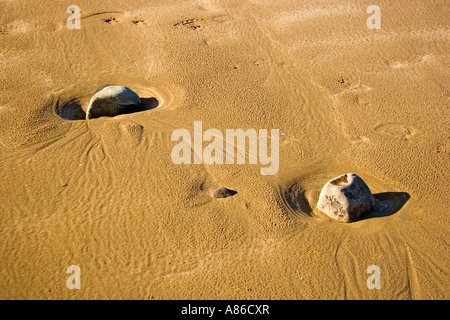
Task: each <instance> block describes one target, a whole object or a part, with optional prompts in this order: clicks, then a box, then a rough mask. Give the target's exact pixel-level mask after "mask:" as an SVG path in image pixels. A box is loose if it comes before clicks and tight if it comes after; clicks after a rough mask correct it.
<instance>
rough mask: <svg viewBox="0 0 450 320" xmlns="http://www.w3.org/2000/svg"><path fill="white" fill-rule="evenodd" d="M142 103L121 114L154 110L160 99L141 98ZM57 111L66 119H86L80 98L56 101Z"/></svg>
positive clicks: (126, 109) (128, 107) (129, 107)
mask: <svg viewBox="0 0 450 320" xmlns="http://www.w3.org/2000/svg"><path fill="white" fill-rule="evenodd" d="M140 99H141V104H140V105H132V106H127V108H125V109H124V110H123V111H122V112H121V113H120V114H131V113H137V112H143V111H147V110H152V109H155V108H157V107H158V105H159V101H158V99H156V98H154V97H151V98H140ZM55 111H56V113H57V114H58V115H59V116H60V117H61V118H63V119H65V120H70V121H77V120H86V112H85V111H84V110H83V108H82V106H81V103H80V101H79V100H78V99H73V100H70V101H69V102H66V103H61V101H58V102H57V103H56V110H55Z"/></svg>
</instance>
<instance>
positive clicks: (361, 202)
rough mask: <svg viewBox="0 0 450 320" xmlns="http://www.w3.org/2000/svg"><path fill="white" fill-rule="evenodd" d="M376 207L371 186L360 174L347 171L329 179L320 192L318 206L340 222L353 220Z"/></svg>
mask: <svg viewBox="0 0 450 320" xmlns="http://www.w3.org/2000/svg"><path fill="white" fill-rule="evenodd" d="M374 207H375V199H374V197H373V195H372V193H371V192H370V189H369V187H368V186H367V185H366V183H365V182H364V181H363V179H361V178H360V177H359V176H358V175H356V174H354V173H347V174H344V175H342V176H339V177H336V178H334V179H332V180H330V181H328V182H327V183H326V184H325V186H324V187H323V189H322V191H321V192H320V196H319V201H318V203H317V208H318V209H319V210H320V211H321V212H323V213H325V214H326V215H327V216H329V217H330V218H332V219H334V220H337V221H340V222H352V221H355V220H356V219H358V218H359V216H360V215H362V214H364V213H368V212H370V211H371V210H373V209H374Z"/></svg>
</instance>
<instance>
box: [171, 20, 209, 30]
mask: <svg viewBox="0 0 450 320" xmlns="http://www.w3.org/2000/svg"><path fill="white" fill-rule="evenodd" d="M173 26H174V27H184V28H188V29H191V30H197V29H200V28H204V27H205V20H204V19H201V18H200V19H197V18H192V19H186V20H183V21H180V22H177V23H175V24H174V25H173Z"/></svg>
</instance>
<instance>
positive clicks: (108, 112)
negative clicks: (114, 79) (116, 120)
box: [86, 86, 141, 119]
mask: <svg viewBox="0 0 450 320" xmlns="http://www.w3.org/2000/svg"><path fill="white" fill-rule="evenodd" d="M140 104H141V99H139V96H138V95H137V94H136V93H135V92H134V91H132V90H131V89H129V88H127V87H122V86H109V87H105V88H103V89H102V90H100V91H99V92H97V93H96V94H95V95H94V96H93V97H92V98H91V101H90V102H89V106H88V108H87V111H86V119H92V118H98V117H103V116H105V117H114V116H117V115H119V114H123V113H130V112H133V111H134V110H135V109H136V108H137V107H139V106H140Z"/></svg>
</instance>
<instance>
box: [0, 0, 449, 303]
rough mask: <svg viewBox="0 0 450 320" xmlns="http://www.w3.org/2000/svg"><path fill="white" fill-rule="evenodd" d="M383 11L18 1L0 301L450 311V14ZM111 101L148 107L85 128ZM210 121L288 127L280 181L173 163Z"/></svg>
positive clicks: (7, 15) (249, 168) (7, 39)
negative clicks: (345, 180)
mask: <svg viewBox="0 0 450 320" xmlns="http://www.w3.org/2000/svg"><path fill="white" fill-rule="evenodd" d="M378 2H379V3H377V4H378V5H379V6H380V8H381V12H382V16H381V18H382V20H381V21H382V22H381V23H382V24H381V26H382V27H381V29H380V30H370V29H368V28H367V27H366V19H367V18H368V16H369V14H367V13H366V8H367V7H368V6H369V5H372V4H375V3H372V2H370V1H369V2H368V1H354V0H341V1H325V0H321V1H265V2H264V3H262V2H259V1H252V0H246V1H241V0H239V1H225V0H223V1H206V0H202V1H140V0H136V1H122V0H111V1H81V0H80V1H76V5H78V6H79V7H80V8H81V11H82V13H81V29H79V30H69V29H68V28H67V27H66V20H67V18H68V17H69V14H67V13H66V9H67V6H68V5H69V4H68V3H66V2H61V1H50V0H45V1H44V0H42V1H1V2H0V12H1V14H0V57H1V58H0V64H1V69H2V72H1V76H0V83H1V91H0V92H1V95H0V167H1V168H0V181H1V189H0V298H1V299H411V298H413V299H449V298H450V295H449V293H450V283H449V272H450V263H449V258H448V257H449V245H448V239H449V231H450V230H449V226H450V225H449V217H448V214H447V211H448V204H449V203H448V182H449V174H448V172H449V170H450V167H449V152H450V147H449V131H448V128H449V113H448V102H449V87H448V84H449V82H448V79H449V78H448V74H449V56H448V51H449V50H448V44H449V42H448V41H449V26H448V13H449V2H448V1H422V0H415V1H413V0H408V1H378ZM108 85H122V86H126V87H128V88H130V89H132V90H133V91H134V92H136V93H137V94H138V95H139V96H140V98H141V101H142V103H143V105H144V106H145V108H144V109H143V110H141V112H136V113H131V114H123V115H119V116H116V117H102V118H98V119H91V120H84V119H85V116H86V115H85V112H86V107H87V105H88V104H89V100H90V98H91V97H92V95H94V94H95V93H96V92H98V91H99V90H100V89H101V88H103V87H105V86H108ZM194 121H202V122H203V130H206V129H208V128H217V129H219V130H221V131H222V132H225V130H226V129H227V128H243V129H244V130H245V129H248V128H256V129H260V128H261V129H269V128H276V129H279V130H280V158H279V159H280V168H279V172H278V173H277V174H276V175H272V176H270V175H268V176H262V175H261V174H260V170H259V169H260V167H259V166H257V165H250V164H240V165H227V164H223V165H218V164H213V165H206V164H201V165H194V164H192V165H175V164H173V163H172V161H171V158H170V154H171V150H172V147H173V146H174V143H173V142H172V141H171V140H170V137H171V134H172V132H173V131H174V130H175V129H177V128H185V129H188V130H190V131H192V128H193V123H194ZM346 172H355V173H357V174H358V175H359V176H360V177H361V178H363V179H364V181H365V182H366V183H367V185H368V186H369V187H370V190H371V191H372V193H373V194H374V197H375V200H376V201H377V203H378V205H379V206H378V208H380V209H379V210H378V211H376V212H372V213H371V214H369V215H368V216H365V217H363V218H362V219H360V220H359V221H356V222H353V223H349V224H342V223H336V222H333V221H331V220H330V219H327V217H326V216H324V215H323V214H321V213H320V212H319V211H318V210H317V209H316V204H317V200H318V197H319V193H320V190H321V188H322V187H323V185H324V184H325V183H326V182H327V181H328V180H330V179H331V178H333V177H336V176H339V175H341V174H344V173H346ZM222 186H226V187H227V188H229V189H230V190H234V191H236V194H234V195H233V196H230V197H226V198H223V199H216V198H215V197H212V196H211V193H212V192H213V191H214V190H216V189H218V188H220V187H222ZM70 265H77V266H79V267H80V269H81V289H80V290H69V289H68V288H67V287H66V279H67V277H68V276H69V275H68V274H67V273H66V269H67V267H68V266H70ZM370 265H377V266H379V268H380V270H381V289H374V290H370V289H368V288H367V286H366V281H367V278H368V276H369V274H367V273H366V269H367V267H368V266H370Z"/></svg>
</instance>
